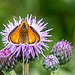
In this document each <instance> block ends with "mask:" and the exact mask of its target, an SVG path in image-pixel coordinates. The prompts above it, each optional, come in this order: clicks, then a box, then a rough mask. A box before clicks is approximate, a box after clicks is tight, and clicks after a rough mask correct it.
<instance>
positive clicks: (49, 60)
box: [42, 54, 59, 71]
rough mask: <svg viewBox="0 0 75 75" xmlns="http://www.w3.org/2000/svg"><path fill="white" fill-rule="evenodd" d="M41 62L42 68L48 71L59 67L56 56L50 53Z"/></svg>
mask: <svg viewBox="0 0 75 75" xmlns="http://www.w3.org/2000/svg"><path fill="white" fill-rule="evenodd" d="M42 64H43V66H44V68H45V69H47V70H49V71H54V70H56V69H57V68H58V67H59V61H58V59H57V58H56V56H53V55H52V54H51V55H49V56H47V57H45V58H44V60H43V63H42Z"/></svg>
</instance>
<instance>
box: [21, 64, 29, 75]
mask: <svg viewBox="0 0 75 75" xmlns="http://www.w3.org/2000/svg"><path fill="white" fill-rule="evenodd" d="M22 66H23V75H29V64H28V63H27V64H22Z"/></svg>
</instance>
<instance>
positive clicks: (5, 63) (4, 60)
mask: <svg viewBox="0 0 75 75" xmlns="http://www.w3.org/2000/svg"><path fill="white" fill-rule="evenodd" d="M9 53H11V51H10V50H9V49H7V48H6V49H2V50H1V51H0V70H5V71H10V70H12V69H14V68H15V66H16V64H17V63H18V61H17V59H16V57H15V56H13V57H12V58H11V59H10V60H9V58H10V55H9V56H7V55H8V54H9Z"/></svg>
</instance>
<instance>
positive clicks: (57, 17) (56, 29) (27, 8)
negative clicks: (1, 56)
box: [0, 0, 75, 75]
mask: <svg viewBox="0 0 75 75" xmlns="http://www.w3.org/2000/svg"><path fill="white" fill-rule="evenodd" d="M27 14H32V15H33V16H36V17H37V20H40V19H41V18H43V21H44V23H46V22H48V25H47V26H46V29H49V28H53V30H52V31H51V32H50V33H49V34H51V35H52V37H50V38H48V39H51V40H53V42H51V43H48V45H49V47H50V48H49V50H48V51H47V50H46V51H45V52H44V54H45V55H48V54H50V51H51V49H52V47H53V45H54V44H55V43H56V42H57V41H60V40H62V39H65V40H68V41H69V42H71V45H72V46H73V55H72V59H71V60H70V62H69V63H67V64H66V65H63V66H60V68H59V71H58V73H57V75H75V0H0V31H2V30H3V29H4V26H3V24H7V23H8V20H10V21H11V22H13V17H12V15H15V16H16V17H18V16H21V17H23V16H27ZM1 39H2V36H1V35H0V49H2V48H3V47H4V46H3V44H2V40H1ZM42 61H43V56H42V55H40V59H39V61H38V60H37V58H36V59H35V61H34V62H33V63H30V75H50V72H49V71H47V70H45V69H44V68H43V66H42ZM15 72H16V73H17V75H22V66H21V63H20V62H19V63H18V65H17V67H16V69H15ZM11 75H15V74H14V73H13V72H12V74H11Z"/></svg>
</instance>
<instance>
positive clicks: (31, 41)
mask: <svg viewBox="0 0 75 75" xmlns="http://www.w3.org/2000/svg"><path fill="white" fill-rule="evenodd" d="M28 38H29V39H28V44H34V43H35V42H36V36H35V34H34V33H33V32H32V31H31V29H30V27H29V26H28Z"/></svg>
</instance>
